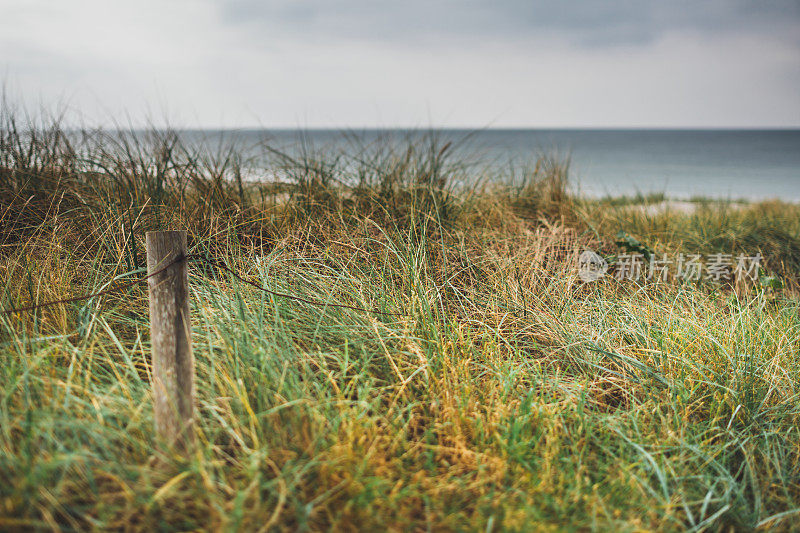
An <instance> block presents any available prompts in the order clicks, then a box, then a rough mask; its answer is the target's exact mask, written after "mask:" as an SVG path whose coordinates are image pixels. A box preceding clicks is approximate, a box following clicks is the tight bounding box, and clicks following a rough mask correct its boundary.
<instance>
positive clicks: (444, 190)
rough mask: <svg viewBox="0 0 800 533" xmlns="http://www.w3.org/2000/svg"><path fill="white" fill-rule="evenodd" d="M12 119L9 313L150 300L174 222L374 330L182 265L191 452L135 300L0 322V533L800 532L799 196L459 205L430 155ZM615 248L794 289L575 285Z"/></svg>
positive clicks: (549, 196)
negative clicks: (152, 262) (105, 292)
mask: <svg viewBox="0 0 800 533" xmlns="http://www.w3.org/2000/svg"><path fill="white" fill-rule="evenodd" d="M17 116H19V115H18V114H15V113H14V112H13V111H12V110H8V109H4V111H3V113H0V208H1V209H0V290H2V292H1V293H0V308H9V307H13V306H20V305H25V304H29V303H35V302H41V301H47V300H52V299H55V298H59V297H64V296H70V295H72V294H76V293H80V292H84V291H92V290H99V289H101V288H104V287H106V286H107V284H108V283H110V282H111V281H112V280H122V279H136V278H137V277H140V276H141V275H142V273H143V269H142V263H143V257H144V256H143V253H144V247H143V237H144V233H145V231H148V230H154V229H168V228H170V229H174V228H183V229H187V230H188V231H189V233H190V247H191V251H192V252H193V253H195V254H212V255H213V256H214V257H215V258H217V260H220V261H223V262H224V263H225V264H226V265H228V266H229V267H230V268H233V269H235V270H236V271H238V272H240V273H242V275H243V276H245V277H246V278H248V279H252V280H254V281H257V282H259V283H261V284H263V285H264V286H266V287H269V288H272V289H274V290H278V291H281V292H288V293H291V294H295V295H298V296H302V297H305V298H311V299H314V300H319V301H324V302H331V303H344V304H349V305H353V306H356V307H361V308H364V309H368V310H370V311H356V310H352V309H346V308H341V307H332V306H316V305H310V304H307V303H304V302H298V301H295V300H288V299H285V298H280V297H274V296H270V295H268V294H265V293H263V292H260V291H258V290H256V289H254V288H253V287H251V286H249V285H247V284H244V283H242V282H241V281H239V280H237V279H235V278H233V277H232V276H230V275H229V274H227V273H226V272H224V271H222V270H220V269H214V268H211V267H209V266H207V265H206V266H204V265H203V264H201V263H193V264H192V265H191V266H190V272H191V276H190V283H191V305H192V321H193V331H192V335H193V341H194V353H195V357H196V361H197V369H196V371H197V375H196V383H197V388H198V391H197V392H198V393H197V396H198V402H197V409H198V412H199V418H198V421H197V437H198V439H197V440H198V445H197V448H196V450H195V451H194V453H193V454H192V455H191V457H189V458H188V459H182V458H180V457H178V456H174V455H172V454H170V453H168V452H164V451H163V447H161V446H159V443H158V442H157V441H156V437H155V435H154V433H153V429H152V428H153V412H152V399H151V392H150V391H151V386H150V362H149V322H148V316H147V305H146V293H145V288H144V287H143V286H138V287H134V288H132V289H131V290H129V291H127V292H126V293H125V294H118V295H110V296H106V297H102V298H99V299H93V300H89V301H87V302H82V303H77V304H70V305H62V306H54V307H51V308H47V309H43V310H41V311H37V312H34V313H26V314H13V315H5V316H3V315H0V372H1V373H2V378H0V529H4V530H30V529H44V530H51V529H52V530H65V531H66V530H79V531H84V530H107V529H120V530H131V531H138V530H145V531H152V530H167V531H178V530H198V529H202V530H226V531H233V530H243V531H256V530H264V531H267V530H291V531H295V530H312V531H316V530H329V529H331V530H339V531H350V530H378V529H384V528H386V529H390V530H397V531H407V530H420V531H422V530H431V531H447V530H454V531H455V530H481V531H529V530H562V529H567V530H575V529H579V530H589V529H598V530H619V531H638V530H664V531H671V530H686V529H692V530H697V531H701V530H711V531H729V530H750V529H768V528H775V529H778V530H781V529H782V530H790V529H792V528H793V527H794V525H795V524H797V523H798V521H800V424H799V423H800V402H799V401H798V400H799V399H800V398H799V395H800V390H799V388H800V381H798V378H797V376H798V375H800V299H799V298H798V285H797V280H798V274H800V207H799V206H797V205H791V204H784V203H780V202H770V203H761V204H753V205H745V206H737V207H736V208H735V209H734V208H732V207H731V206H728V205H726V204H724V203H723V204H717V203H713V202H712V203H709V204H708V205H703V206H701V207H699V208H698V209H697V210H695V211H694V212H692V213H683V212H673V211H669V210H667V211H665V212H659V213H655V214H648V213H647V212H645V211H638V210H635V209H627V208H626V204H628V202H618V203H617V204H615V203H614V202H609V201H607V200H598V201H594V200H588V199H581V198H577V197H574V196H573V195H571V194H570V193H569V191H568V190H567V187H566V185H567V173H566V167H565V166H564V165H562V164H560V163H559V162H557V161H553V160H551V159H547V158H543V159H542V160H540V161H539V162H537V163H536V164H534V165H532V169H531V170H530V172H529V173H528V174H527V179H526V180H523V182H522V183H521V184H520V183H516V184H515V185H514V186H511V185H508V186H503V185H501V184H499V183H498V181H497V180H494V181H492V182H491V183H487V184H484V185H482V186H475V187H472V188H467V187H464V186H459V185H458V182H459V173H460V172H461V170H460V169H461V168H462V167H461V166H460V165H459V164H458V162H457V161H453V160H452V158H451V157H450V151H449V147H448V146H442V145H440V144H437V143H436V139H435V138H434V137H430V138H426V139H425V140H423V141H420V142H416V143H409V144H407V145H401V146H399V147H397V146H395V147H388V146H383V147H380V150H375V149H374V147H371V148H370V149H366V148H365V150H364V151H363V152H361V153H359V152H358V151H356V152H355V153H354V152H350V153H349V154H330V153H328V154H326V153H321V154H317V155H312V154H311V153H306V154H305V155H303V156H302V157H298V156H296V155H289V154H277V153H276V152H275V151H274V150H272V149H270V148H264V149H263V150H261V151H255V150H254V149H253V148H252V147H246V148H243V147H236V146H228V145H224V146H223V145H220V146H215V147H209V146H204V145H202V144H200V145H196V146H190V145H188V144H187V143H186V142H185V141H184V140H182V138H181V136H180V135H178V134H175V133H170V132H163V131H162V132H157V131H153V132H149V133H147V134H144V133H139V134H136V135H134V134H130V133H128V134H123V133H109V132H83V133H76V132H64V131H63V130H62V129H61V128H60V127H59V125H58V121H57V120H51V121H50V122H45V123H36V124H35V127H33V128H31V127H29V124H28V123H26V127H25V128H20V127H18V126H17V123H16V118H15V117H17ZM254 154H256V155H254ZM252 157H262V158H263V159H259V160H258V161H250V160H249V159H248V158H252ZM250 164H252V165H256V166H267V167H268V168H270V169H272V170H274V171H275V172H276V173H279V174H280V175H282V176H284V178H285V181H284V182H282V183H259V182H252V181H248V180H246V179H242V176H243V175H246V171H247V170H248V165H250ZM620 230H623V231H626V232H627V233H628V234H630V235H633V236H635V237H636V238H637V239H639V240H640V241H641V242H643V243H646V244H647V245H648V246H649V247H651V248H652V249H654V250H658V251H659V252H660V251H664V252H677V251H686V252H687V253H688V252H692V253H694V252H696V253H712V252H715V251H720V252H724V253H731V254H737V253H747V254H750V255H753V254H755V253H756V252H760V253H761V254H762V255H763V257H764V263H763V267H764V271H763V275H769V276H774V277H775V278H779V279H780V280H781V286H777V287H776V286H770V287H764V286H761V285H759V284H755V285H747V286H745V287H740V286H735V287H734V286H727V285H718V284H714V283H711V282H707V281H701V282H698V283H678V282H675V281H668V282H647V283H645V282H641V283H635V282H625V281H617V280H615V279H613V278H610V277H607V278H606V279H603V280H601V281H598V282H595V283H590V284H584V283H583V282H582V281H580V280H579V279H578V277H577V269H576V265H577V257H578V254H580V252H581V251H583V250H584V249H585V248H590V249H593V250H597V251H600V252H601V253H602V254H604V255H606V256H608V257H613V255H614V254H616V253H619V249H618V247H617V246H616V244H615V234H616V233H617V232H618V231H620ZM371 310H374V311H371ZM384 313H391V314H384Z"/></svg>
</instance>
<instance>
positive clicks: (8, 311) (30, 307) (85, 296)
mask: <svg viewBox="0 0 800 533" xmlns="http://www.w3.org/2000/svg"><path fill="white" fill-rule="evenodd" d="M190 258H191V256H187V255H179V256H178V257H176V258H175V259H173V260H172V261H170V262H169V263H167V264H166V265H165V266H163V267H161V268H159V269H158V270H156V271H155V272H153V273H152V274H148V275H146V276H145V277H143V278H141V279H137V280H135V281H131V282H130V283H125V284H123V285H120V286H118V287H114V288H111V289H105V290H102V291H100V292H93V293H91V294H83V295H81V296H73V297H71V298H62V299H60V300H53V301H50V302H44V303H40V304H35V305H27V306H25V307H15V308H12V309H4V310H2V311H0V314H3V315H10V314H13V313H24V312H26V311H35V310H37V309H41V308H43V307H50V306H52V305H59V304H68V303H72V302H80V301H82V300H89V299H91V298H95V297H97V296H105V295H106V294H112V293H115V292H120V291H124V290H125V289H129V288H131V287H133V286H134V285H138V284H139V283H141V282H143V281H147V280H148V279H150V278H152V277H153V276H157V275H158V274H161V273H162V272H164V271H165V270H166V269H168V268H169V267H171V266H172V265H174V264H176V263H179V262H181V261H185V260H187V259H190Z"/></svg>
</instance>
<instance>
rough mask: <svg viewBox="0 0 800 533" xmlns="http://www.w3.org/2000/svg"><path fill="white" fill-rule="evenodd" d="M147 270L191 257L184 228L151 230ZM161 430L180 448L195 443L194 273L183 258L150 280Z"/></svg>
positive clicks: (155, 385)
mask: <svg viewBox="0 0 800 533" xmlns="http://www.w3.org/2000/svg"><path fill="white" fill-rule="evenodd" d="M146 241H147V273H148V275H150V274H152V273H153V272H156V271H157V270H158V269H159V268H163V267H164V266H165V265H167V264H169V262H170V261H174V260H175V258H176V257H185V256H186V232H185V231H151V232H148V233H147V237H146ZM147 288H148V297H149V300H150V334H151V343H152V350H153V354H152V357H153V359H152V365H153V400H154V404H155V421H156V432H157V433H158V435H159V437H161V438H162V439H163V440H164V441H166V442H167V443H168V444H169V445H170V446H174V447H175V449H177V450H178V451H180V452H187V451H188V450H189V449H190V448H191V446H192V445H193V444H194V397H195V388H194V355H192V333H191V320H190V318H189V274H188V270H187V268H186V261H178V262H176V263H175V264H173V265H172V266H170V267H169V268H167V269H166V270H164V271H163V272H160V273H159V274H157V275H155V276H153V277H151V278H149V279H148V280H147Z"/></svg>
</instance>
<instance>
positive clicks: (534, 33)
mask: <svg viewBox="0 0 800 533" xmlns="http://www.w3.org/2000/svg"><path fill="white" fill-rule="evenodd" d="M0 76H2V78H3V79H4V80H5V85H6V87H7V88H6V91H7V93H8V95H9V96H10V97H11V98H12V99H14V100H20V99H24V100H25V101H26V103H27V105H29V106H31V105H32V106H42V105H43V106H45V107H49V108H52V107H53V106H55V105H57V104H61V105H62V106H63V105H67V106H69V108H70V109H71V110H72V111H76V110H79V111H80V112H81V114H82V117H83V119H84V120H85V121H87V122H89V123H101V124H109V123H110V122H111V121H113V120H120V121H122V122H127V120H128V119H126V118H125V117H130V121H132V122H133V123H134V124H143V123H144V122H145V121H146V120H147V118H148V117H149V118H150V119H154V120H156V121H163V120H164V119H165V118H166V119H169V120H170V121H171V122H172V123H173V124H174V125H176V126H182V127H252V126H256V127H258V126H264V127H298V126H299V127H364V126H366V127H391V126H420V127H427V126H450V127H468V128H481V127H581V126H589V127H625V126H647V127H739V126H745V127H769V126H778V127H786V126H788V127H798V126H800V0H758V1H755V0H753V1H751V0H713V1H702V0H694V1H684V0H673V1H665V0H618V1H613V0H609V1H598V0H574V1H571V2H566V1H552V2H545V1H542V0H527V1H524V0H493V1H478V0H462V1H455V0H404V1H397V0H394V1H391V2H384V1H378V0H371V1H368V0H342V1H337V0H293V1H291V0H282V1H270V0H266V1H258V0H192V1H189V0H170V1H165V0H136V1H115V0H52V1H45V0H0Z"/></svg>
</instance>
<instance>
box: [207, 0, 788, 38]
mask: <svg viewBox="0 0 800 533" xmlns="http://www.w3.org/2000/svg"><path fill="white" fill-rule="evenodd" d="M220 13H221V16H222V19H223V20H224V21H225V22H226V23H229V24H236V25H241V26H245V27H250V28H251V29H254V30H256V31H259V30H260V31H262V33H261V37H262V38H264V39H269V38H270V36H271V35H275V34H278V35H287V34H292V35H296V34H298V33H300V34H302V35H303V37H304V38H307V39H312V40H326V39H343V40H368V41H378V42H380V41H398V40H400V41H405V42H409V43H411V42H414V41H415V40H422V41H428V40H430V39H436V40H443V39H457V40H469V39H474V38H481V39H499V40H506V39H515V38H524V37H526V36H537V35H553V36H557V37H561V38H564V39H566V40H567V41H568V42H570V43H571V44H573V45H579V46H598V45H617V44H642V43H647V42H651V41H653V40H654V39H657V38H659V37H660V36H662V35H663V34H664V33H665V32H667V31H671V30H683V31H699V32H708V33H714V34H718V33H724V32H735V33H738V34H747V33H751V34H760V33H765V32H769V33H770V34H775V33H784V34H786V35H787V36H790V37H794V38H795V39H800V31H798V30H800V2H798V1H797V0H775V1H754V0H707V1H692V0H676V1H663V0H661V1H659V0H620V1H617V2H608V1H605V0H579V1H571V2H555V1H544V0H528V1H520V0H497V1H493V2H488V1H476V0H467V1H463V0H462V1H456V0H407V1H405V2H383V1H378V2H376V1H369V0H341V1H336V2H331V1H329V0H286V1H267V2H264V1H259V0H223V1H222V3H221V4H220Z"/></svg>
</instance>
